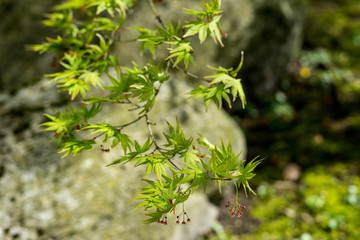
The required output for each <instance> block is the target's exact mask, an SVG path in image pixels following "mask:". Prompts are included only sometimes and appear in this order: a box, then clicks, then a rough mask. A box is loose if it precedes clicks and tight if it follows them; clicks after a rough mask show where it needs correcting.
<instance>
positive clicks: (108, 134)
mask: <svg viewBox="0 0 360 240" xmlns="http://www.w3.org/2000/svg"><path fill="white" fill-rule="evenodd" d="M202 3H203V5H204V8H203V9H201V10H192V9H186V10H185V11H184V12H185V14H187V15H189V17H192V18H195V19H194V20H193V21H191V22H189V23H187V24H185V25H182V24H181V23H179V24H178V25H177V26H176V27H175V26H174V25H173V24H172V23H171V22H168V23H167V25H165V24H164V23H163V22H162V20H161V19H160V17H159V15H158V14H157V12H156V9H155V7H154V3H153V2H152V0H149V5H150V8H149V9H151V10H152V11H153V13H154V15H155V17H156V18H157V19H158V23H159V26H155V27H154V29H147V28H144V27H142V26H138V27H136V28H135V29H134V30H136V31H139V36H138V38H137V39H136V42H139V43H140V44H141V53H142V52H143V51H146V50H149V51H150V52H151V53H152V55H153V57H154V58H155V57H156V49H157V48H160V47H161V48H164V49H167V50H168V56H167V57H165V59H160V60H156V62H157V63H156V64H153V63H152V62H151V61H150V60H149V62H148V64H146V65H145V66H143V67H141V66H139V65H138V64H137V63H133V67H132V68H125V67H122V66H119V63H118V60H117V58H116V57H114V56H113V55H112V54H111V52H110V48H111V46H112V45H113V43H114V41H115V40H117V39H118V38H119V36H120V34H121V28H122V27H124V25H125V24H126V22H125V20H126V13H127V11H128V9H129V8H130V7H131V6H132V5H133V2H132V1H131V0H67V1H65V2H64V3H62V4H60V5H58V6H57V7H56V8H55V10H54V13H51V14H49V15H48V16H47V20H45V21H44V24H45V25H46V26H48V27H52V28H55V29H57V30H58V31H59V32H60V34H59V36H57V37H56V38H54V39H52V38H48V39H47V40H46V42H44V43H42V44H39V45H34V46H31V47H30V48H31V49H32V50H34V51H37V52H40V53H44V52H54V53H55V54H56V56H57V60H58V62H59V64H60V66H61V70H59V71H58V72H55V73H52V74H48V75H47V77H49V78H50V81H52V82H55V83H56V84H57V87H58V88H59V90H60V91H66V92H68V93H69V96H70V100H71V101H74V102H81V104H80V105H79V104H77V105H76V106H81V107H80V108H75V107H74V106H72V105H69V107H68V109H66V110H65V111H63V112H60V111H55V113H54V115H49V114H45V116H46V117H47V121H46V122H44V123H43V124H41V125H42V126H44V127H45V128H44V129H43V130H42V131H51V132H53V133H54V137H53V140H56V142H57V147H58V148H59V152H60V153H64V155H63V156H64V157H65V156H67V155H70V154H72V155H74V156H75V155H77V154H80V153H81V152H82V151H83V150H88V151H91V150H92V149H93V147H94V146H96V143H98V142H101V143H102V146H103V147H102V150H103V151H104V152H107V151H110V149H111V148H115V147H120V148H121V149H122V150H123V156H122V157H120V158H119V159H116V160H114V161H113V162H112V163H110V164H109V166H110V165H115V164H134V166H135V167H141V166H143V169H144V178H143V180H144V182H145V183H146V184H147V185H145V186H144V187H142V188H141V189H140V192H139V193H138V195H137V197H136V198H135V200H136V201H138V202H139V205H138V206H137V208H142V209H143V210H144V212H145V213H146V215H147V216H148V218H147V219H146V220H145V222H146V223H150V222H155V221H160V219H162V220H161V221H160V222H162V223H165V222H166V223H167V221H166V220H164V219H167V217H166V214H167V213H169V212H174V213H175V209H176V206H177V205H179V204H181V205H182V207H183V211H182V212H181V213H180V215H178V221H177V222H179V218H180V216H181V217H182V218H183V221H182V223H183V224H184V223H185V222H188V221H190V218H189V217H188V215H187V213H186V212H185V211H184V203H185V202H186V200H187V199H188V198H189V197H190V195H191V194H192V193H194V191H195V190H196V189H197V188H199V187H200V186H202V188H203V189H204V191H206V187H207V185H208V184H209V183H211V182H214V183H215V184H217V185H218V187H219V191H220V192H221V188H222V186H223V185H224V184H225V185H226V186H227V184H226V183H227V182H233V183H234V184H235V186H236V189H239V188H240V187H243V189H244V191H245V193H246V192H247V191H250V192H252V193H254V192H253V191H252V189H251V187H250V185H249V182H248V181H249V180H250V179H251V178H253V177H254V176H255V174H254V173H253V171H254V168H255V167H256V166H257V165H258V164H259V163H260V162H261V160H255V159H254V160H252V161H250V162H249V163H247V164H246V163H245V160H242V159H240V158H239V156H240V154H235V153H234V151H233V149H232V146H231V141H229V144H228V145H225V144H224V143H223V142H221V146H219V147H218V146H215V145H214V144H213V143H211V142H209V140H207V139H206V138H205V137H200V138H198V139H196V140H195V139H193V138H192V137H186V134H185V133H184V131H183V130H182V128H181V126H180V123H179V122H178V121H177V120H176V122H175V123H171V122H167V126H168V129H167V130H164V137H163V141H159V140H156V139H155V137H154V134H153V131H152V125H153V123H152V122H151V121H150V119H149V114H148V113H149V112H150V111H151V109H152V108H153V106H154V103H155V101H156V97H157V94H158V92H159V90H160V88H161V87H162V85H163V84H166V82H167V81H170V80H171V76H170V73H169V72H168V68H169V66H171V65H172V66H173V67H174V68H176V69H178V70H183V71H184V72H185V73H187V71H186V70H184V69H183V67H185V69H187V68H189V67H190V63H194V61H195V59H194V58H193V56H192V52H193V48H192V46H191V44H192V42H191V40H189V38H188V37H189V36H192V35H197V36H198V38H199V40H200V43H203V42H204V41H205V40H206V38H207V36H210V37H211V38H212V39H213V40H214V41H215V42H216V43H219V44H220V45H221V46H222V45H223V44H222V41H221V38H222V33H223V31H222V29H221V27H220V19H221V14H222V11H220V5H221V4H220V1H219V0H210V2H207V1H202ZM181 29H183V30H184V31H182V30H181ZM119 44H121V41H120V42H119ZM242 63H243V58H242V59H241V62H240V64H239V65H238V67H237V68H236V69H235V70H233V68H228V69H226V68H223V67H218V68H211V69H212V70H213V71H214V74H213V75H210V76H207V77H203V78H202V79H203V80H205V81H207V82H208V83H209V85H208V86H204V85H198V86H197V87H196V88H195V89H194V90H193V91H191V93H190V94H191V95H192V97H193V98H204V102H205V107H206V109H207V108H208V106H209V104H210V101H213V102H214V103H215V104H216V105H217V106H218V107H219V108H221V107H222V102H223V101H225V102H227V103H228V104H229V106H231V101H235V100H236V99H237V98H238V97H240V100H241V102H242V104H243V106H244V105H245V94H244V91H243V88H242V85H241V81H240V79H236V75H237V74H238V72H239V71H240V69H241V66H242ZM110 68H113V69H115V73H113V74H112V73H111V72H110V71H109V70H110ZM104 74H105V75H106V76H107V77H108V78H109V79H110V82H111V83H110V84H105V83H104V82H103V81H102V80H101V76H102V75H104ZM94 88H98V89H99V90H101V92H102V95H101V96H97V95H94V94H93V93H91V92H92V90H93V89H94ZM231 96H232V99H231ZM114 103H116V104H126V105H127V106H129V110H136V111H138V117H137V118H135V119H133V120H132V121H130V122H128V123H125V124H122V125H117V126H114V125H111V124H109V123H106V122H101V123H99V122H92V118H94V117H95V116H98V115H99V116H101V110H102V106H103V105H105V104H114ZM136 122H143V124H144V126H145V127H146V128H147V129H148V139H147V140H146V142H145V143H142V144H140V142H143V141H139V139H138V140H136V139H133V137H132V136H131V135H128V134H125V133H124V132H123V129H125V128H126V127H128V126H130V125H132V124H134V123H136ZM78 132H81V133H82V134H81V137H80V134H78ZM237 193H238V192H237ZM236 203H237V201H236Z"/></svg>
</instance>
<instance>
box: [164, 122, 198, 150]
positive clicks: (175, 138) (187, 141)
mask: <svg viewBox="0 0 360 240" xmlns="http://www.w3.org/2000/svg"><path fill="white" fill-rule="evenodd" d="M166 123H167V125H168V128H169V134H168V135H167V134H165V133H164V136H165V138H166V141H167V144H165V145H164V146H165V147H168V148H169V147H170V148H171V149H170V150H168V151H166V152H165V154H167V155H174V154H177V153H179V152H181V151H185V150H187V149H188V148H189V147H190V146H191V144H192V140H193V138H192V137H190V138H186V137H185V134H184V131H183V130H182V129H181V128H180V125H179V120H178V119H176V127H175V128H174V127H173V126H172V125H171V124H170V123H169V122H168V121H166Z"/></svg>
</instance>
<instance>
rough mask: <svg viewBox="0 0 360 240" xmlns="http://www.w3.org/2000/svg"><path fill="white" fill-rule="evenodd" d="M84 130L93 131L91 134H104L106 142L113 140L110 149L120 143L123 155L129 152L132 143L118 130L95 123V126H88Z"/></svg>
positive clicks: (107, 125)
mask: <svg viewBox="0 0 360 240" xmlns="http://www.w3.org/2000/svg"><path fill="white" fill-rule="evenodd" d="M86 129H93V131H92V132H91V133H92V134H94V133H100V134H104V141H105V142H106V141H108V139H110V138H113V142H112V147H113V148H114V147H116V146H117V145H118V144H119V143H121V147H122V149H123V150H124V152H125V154H126V153H127V151H128V150H131V145H133V142H132V141H131V139H130V137H129V136H128V135H127V134H123V133H121V132H120V131H119V130H118V129H116V128H115V127H114V126H112V125H111V124H108V123H96V124H89V125H88V126H86V127H84V128H83V130H86Z"/></svg>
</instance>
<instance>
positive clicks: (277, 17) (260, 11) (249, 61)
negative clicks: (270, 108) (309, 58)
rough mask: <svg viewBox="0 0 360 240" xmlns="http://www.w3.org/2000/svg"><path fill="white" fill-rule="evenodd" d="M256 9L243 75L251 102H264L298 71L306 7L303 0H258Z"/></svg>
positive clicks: (249, 30) (255, 4)
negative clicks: (287, 78) (284, 80)
mask: <svg viewBox="0 0 360 240" xmlns="http://www.w3.org/2000/svg"><path fill="white" fill-rule="evenodd" d="M254 6H255V8H254V11H255V12H254V15H255V16H256V17H255V18H256V19H255V21H253V22H252V23H251V25H250V27H249V28H248V32H247V33H248V34H249V36H248V45H247V46H246V51H245V54H246V58H245V62H244V68H243V70H242V71H241V74H242V75H243V76H244V78H245V81H244V85H245V92H246V93H247V96H248V97H249V99H251V100H252V101H256V100H258V101H260V102H261V101H263V99H264V97H269V96H273V95H274V94H275V93H276V91H279V89H281V81H282V80H283V79H284V78H286V77H287V76H289V74H292V73H293V71H294V70H295V69H296V68H297V62H296V61H297V58H298V54H299V52H300V48H301V44H302V28H303V18H304V6H303V5H302V3H301V1H299V0H284V1H266V0H256V1H254ZM238 59H240V57H238Z"/></svg>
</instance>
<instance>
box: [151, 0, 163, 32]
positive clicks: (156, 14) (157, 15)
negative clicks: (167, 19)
mask: <svg viewBox="0 0 360 240" xmlns="http://www.w3.org/2000/svg"><path fill="white" fill-rule="evenodd" d="M149 5H150V8H151V10H152V12H153V13H154V15H155V18H156V20H157V21H158V22H159V23H160V25H161V26H162V27H163V28H165V29H166V26H165V24H164V22H163V21H162V19H161V17H160V15H159V14H158V13H157V11H156V8H155V5H154V1H153V0H149Z"/></svg>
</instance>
